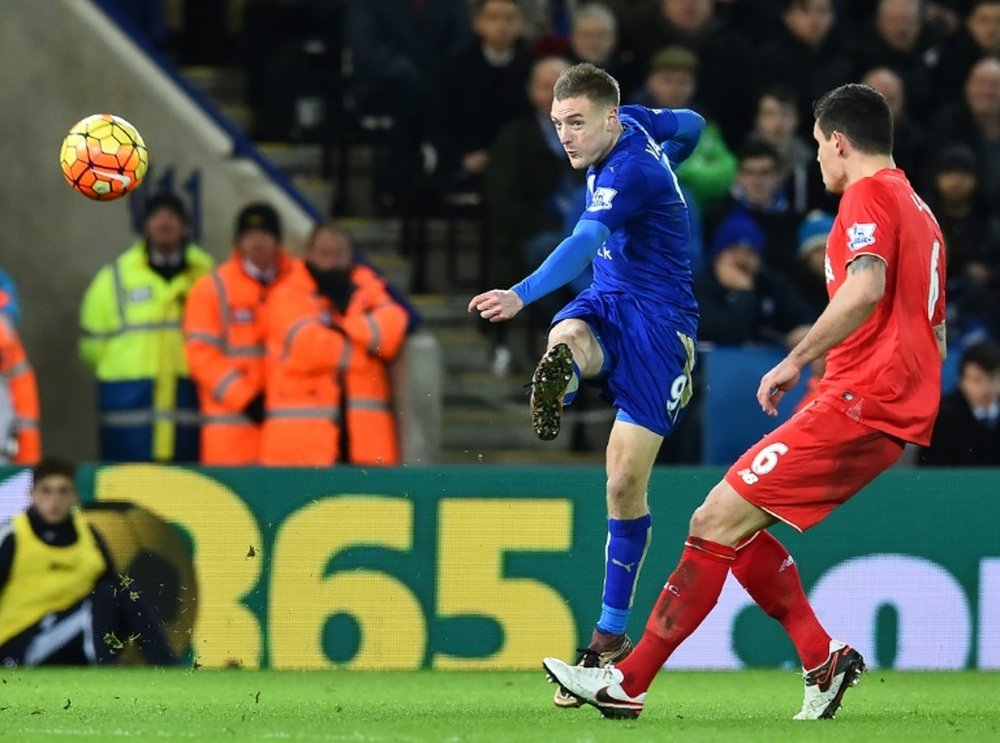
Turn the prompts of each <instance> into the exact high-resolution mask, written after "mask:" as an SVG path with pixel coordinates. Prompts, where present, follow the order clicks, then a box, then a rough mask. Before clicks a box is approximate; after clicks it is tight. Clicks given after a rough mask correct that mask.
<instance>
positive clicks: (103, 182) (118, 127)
mask: <svg viewBox="0 0 1000 743" xmlns="http://www.w3.org/2000/svg"><path fill="white" fill-rule="evenodd" d="M59 162H60V164H61V165H62V171H63V175H64V176H66V180H67V181H68V182H69V185H71V186H72V187H73V189H74V190H75V191H79V192H80V193H82V194H83V195H84V196H86V197H88V198H91V199H97V200H98V201H109V200H111V199H117V198H120V197H122V196H124V195H125V194H127V193H128V192H129V191H131V190H132V189H134V188H135V187H136V186H138V185H139V184H140V183H142V179H143V178H144V177H145V176H146V169H147V168H148V167H149V152H148V151H147V150H146V143H145V142H143V141H142V136H141V135H140V134H139V131H138V130H137V129H136V128H135V127H134V126H132V125H131V124H130V123H128V122H127V121H125V119H123V118H121V117H120V116H115V115H114V114H94V115H93V116H88V117H87V118H85V119H83V120H81V121H78V122H77V123H76V124H74V125H73V127H72V128H71V129H70V130H69V134H67V135H66V138H65V139H64V140H63V143H62V150H61V151H60V153H59Z"/></svg>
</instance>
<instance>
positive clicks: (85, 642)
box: [0, 459, 177, 667]
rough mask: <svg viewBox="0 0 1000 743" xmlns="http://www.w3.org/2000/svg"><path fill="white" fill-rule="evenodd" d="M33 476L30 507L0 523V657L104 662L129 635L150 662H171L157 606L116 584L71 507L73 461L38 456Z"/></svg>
mask: <svg viewBox="0 0 1000 743" xmlns="http://www.w3.org/2000/svg"><path fill="white" fill-rule="evenodd" d="M33 475H34V481H33V485H32V488H31V506H30V507H29V508H28V510H27V511H25V512H24V513H21V514H18V515H17V516H15V517H14V518H13V519H11V521H10V522H9V523H8V524H6V525H4V526H3V527H0V662H2V663H3V665H4V666H7V667H16V666H38V665H52V664H60V665H103V664H109V663H113V662H114V661H115V659H116V653H117V652H118V651H119V650H120V649H121V647H122V645H121V642H120V640H124V639H126V638H134V641H135V642H137V643H138V645H139V649H140V650H141V651H142V653H143V655H144V656H145V658H146V660H147V661H148V662H149V663H152V664H155V665H174V664H176V663H177V658H176V657H175V656H174V653H173V651H172V650H171V649H170V646H169V645H168V644H167V640H166V637H165V636H164V633H163V628H162V626H161V625H160V621H159V618H158V617H157V616H156V612H155V610H154V609H153V608H152V607H151V606H150V605H149V603H148V602H147V601H146V600H145V599H144V598H143V597H142V594H141V592H140V591H138V590H136V588H135V587H134V586H132V587H130V590H122V589H121V588H120V587H119V586H118V584H117V582H116V578H117V573H116V571H115V566H114V563H113V561H112V559H111V556H110V553H109V552H108V548H107V546H106V545H105V543H104V541H103V539H102V538H101V537H100V535H99V534H98V533H97V532H96V531H95V530H94V529H93V527H91V526H90V524H88V523H87V521H86V519H85V518H84V516H83V514H82V513H81V512H80V510H79V509H78V508H76V505H77V492H76V485H75V484H74V482H75V477H76V468H75V467H74V466H73V465H72V464H71V463H69V462H65V461H62V460H58V459H43V460H42V461H41V462H39V463H38V464H37V465H36V466H35V468H34V470H33ZM116 589H117V590H116Z"/></svg>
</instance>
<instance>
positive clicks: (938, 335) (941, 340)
mask: <svg viewBox="0 0 1000 743" xmlns="http://www.w3.org/2000/svg"><path fill="white" fill-rule="evenodd" d="M934 340H935V341H937V348H938V355H939V356H940V357H941V361H944V360H945V359H947V358H948V330H947V328H946V327H945V324H944V323H941V324H940V325H935V326H934Z"/></svg>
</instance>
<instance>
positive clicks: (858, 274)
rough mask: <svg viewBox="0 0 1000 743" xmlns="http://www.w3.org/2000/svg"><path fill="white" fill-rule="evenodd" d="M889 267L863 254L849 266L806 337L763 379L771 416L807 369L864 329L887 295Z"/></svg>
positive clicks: (760, 393) (761, 395)
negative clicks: (853, 334) (845, 276)
mask: <svg viewBox="0 0 1000 743" xmlns="http://www.w3.org/2000/svg"><path fill="white" fill-rule="evenodd" d="M885 271H886V264H885V261H884V260H882V258H880V257H878V256H876V255H870V254H865V255H859V256H858V257H857V258H855V259H854V260H853V261H851V263H850V264H849V265H848V267H847V278H846V279H844V283H843V284H841V286H840V288H839V289H838V290H837V293H836V294H834V295H833V297H831V299H830V303H829V304H828V305H827V306H826V309H825V310H823V313H822V314H821V315H820V316H819V318H818V319H817V320H816V322H815V323H814V324H813V326H812V328H810V329H809V332H808V333H806V335H805V337H804V338H803V339H802V340H801V341H799V343H798V345H796V346H795V348H793V349H792V350H791V351H790V352H789V354H788V356H786V357H785V358H784V359H783V360H782V361H781V363H779V364H778V365H777V366H776V367H774V368H773V369H771V371H769V372H768V373H767V374H765V375H764V377H763V378H762V379H761V380H760V387H758V388H757V401H758V402H759V403H760V406H761V408H762V409H763V410H764V412H765V413H767V414H768V415H777V413H778V411H777V409H776V408H775V406H776V405H777V404H778V401H779V400H781V398H782V397H783V396H784V394H785V392H787V391H788V390H790V389H792V387H794V386H795V384H796V383H797V382H798V381H799V374H800V373H801V371H802V369H803V367H805V366H806V365H808V364H810V363H811V362H812V361H814V360H815V359H817V358H819V357H820V356H822V355H823V354H825V353H826V352H827V351H829V350H830V349H831V348H833V347H834V346H836V345H837V344H838V343H840V342H841V341H843V340H844V339H845V338H847V337H848V336H850V335H851V333H853V332H854V331H855V330H857V329H858V328H859V327H861V324H862V323H863V322H864V321H865V320H867V319H868V317H869V316H870V315H871V314H872V312H874V311H875V307H876V306H877V305H878V303H879V301H880V300H881V299H882V297H883V295H884V294H885Z"/></svg>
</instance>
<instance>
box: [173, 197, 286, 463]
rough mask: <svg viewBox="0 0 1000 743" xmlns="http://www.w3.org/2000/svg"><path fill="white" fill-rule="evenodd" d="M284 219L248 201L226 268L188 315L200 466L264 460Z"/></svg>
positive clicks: (205, 280) (202, 282) (197, 290)
mask: <svg viewBox="0 0 1000 743" xmlns="http://www.w3.org/2000/svg"><path fill="white" fill-rule="evenodd" d="M291 263H292V261H291V259H290V258H289V257H288V255H287V254H286V253H285V251H284V250H283V249H282V247H281V219H280V217H279V216H278V213H277V212H276V211H275V210H274V208H273V207H272V206H271V205H270V204H264V203H255V204H248V205H247V206H246V207H244V208H243V210H242V211H240V213H239V215H238V216H237V218H236V233H235V245H234V247H233V252H232V254H231V255H230V257H229V260H227V261H226V262H225V263H223V264H222V265H221V266H219V267H218V268H216V269H215V270H214V271H213V272H212V273H211V274H210V275H208V276H203V277H202V278H200V279H199V280H198V281H197V282H196V283H195V285H194V287H193V288H192V290H191V296H190V297H189V298H188V302H187V308H186V309H185V310H184V345H185V350H186V351H187V360H188V366H189V367H190V369H191V377H192V378H193V379H194V381H195V384H196V385H197V387H198V399H199V402H200V404H201V416H202V430H201V458H200V459H201V463H202V464H206V465H248V464H257V463H258V462H259V460H260V434H261V426H262V424H263V421H264V367H265V360H264V356H265V353H264V351H265V349H264V302H265V301H266V300H267V297H268V295H269V294H270V293H271V291H272V290H273V289H274V288H275V287H276V286H278V285H279V284H280V283H281V282H282V281H284V279H285V278H286V277H287V276H288V273H289V271H290V269H291Z"/></svg>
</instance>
